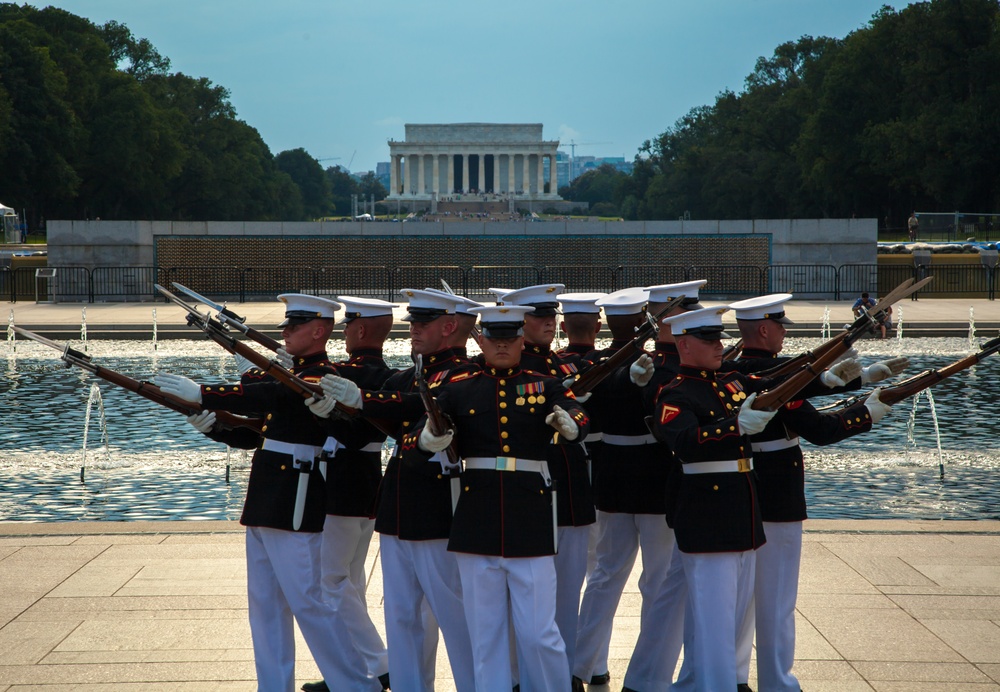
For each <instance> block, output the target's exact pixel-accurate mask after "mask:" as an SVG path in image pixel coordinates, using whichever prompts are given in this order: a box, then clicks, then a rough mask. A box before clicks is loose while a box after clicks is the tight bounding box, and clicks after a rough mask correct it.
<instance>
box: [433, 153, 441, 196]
mask: <svg viewBox="0 0 1000 692" xmlns="http://www.w3.org/2000/svg"><path fill="white" fill-rule="evenodd" d="M431 175H433V176H434V180H433V181H432V182H431V192H433V193H434V194H435V195H437V194H439V193H440V192H441V155H440V154H434V164H433V165H432V166H431Z"/></svg>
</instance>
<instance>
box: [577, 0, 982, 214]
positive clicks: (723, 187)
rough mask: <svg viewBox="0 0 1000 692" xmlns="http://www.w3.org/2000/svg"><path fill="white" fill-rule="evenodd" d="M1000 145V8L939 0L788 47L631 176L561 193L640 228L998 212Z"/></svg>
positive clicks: (663, 139) (667, 139)
mask: <svg viewBox="0 0 1000 692" xmlns="http://www.w3.org/2000/svg"><path fill="white" fill-rule="evenodd" d="M998 145H1000V3H998V2H997V0H932V1H931V2H921V3H915V4H912V5H909V6H907V7H906V8H904V9H902V10H899V11H896V10H893V9H892V8H890V7H883V8H882V9H881V10H880V11H879V12H878V13H876V14H875V15H874V16H873V17H872V19H871V21H870V22H868V23H867V24H866V25H865V26H864V27H862V28H861V29H858V30H857V31H855V32H853V33H851V34H849V35H848V36H847V37H845V38H844V39H832V38H813V37H809V36H804V37H802V38H800V39H799V40H797V41H793V42H788V43H784V44H782V45H780V46H778V47H777V48H776V49H775V51H774V54H773V55H772V56H770V57H766V58H760V59H759V60H758V61H757V63H756V65H755V68H754V71H753V73H752V74H750V75H749V76H748V77H747V78H746V81H745V85H744V89H743V90H742V91H741V92H740V93H733V92H730V91H726V92H723V93H721V94H719V95H718V97H717V98H716V100H715V103H714V104H712V105H707V106H700V107H697V108H694V109H692V110H691V111H690V112H688V114H687V115H685V116H684V117H683V118H681V119H680V120H679V121H678V122H677V123H675V124H674V125H673V127H670V128H669V129H667V130H666V131H664V132H663V133H662V134H660V135H659V136H658V137H656V138H654V139H652V140H649V141H647V142H645V143H644V144H643V146H642V147H641V149H640V152H639V154H638V155H637V156H636V158H635V163H634V168H633V171H632V173H631V174H630V175H626V174H622V173H618V172H617V171H615V170H614V169H613V168H611V167H602V168H600V169H598V170H596V171H591V172H589V173H587V174H586V175H584V176H581V178H580V179H577V180H575V181H574V182H573V184H572V185H571V186H569V187H567V188H563V189H561V191H560V192H561V193H563V194H564V196H565V197H567V198H568V199H574V200H580V201H588V202H590V203H591V204H592V205H593V204H598V203H599V204H602V207H601V209H602V213H606V212H607V211H608V209H614V210H617V212H618V213H619V214H620V215H622V216H623V217H624V218H626V219H676V218H681V217H686V216H690V217H691V218H702V219H708V218H712V219H716V218H717V219H736V218H816V217H842V218H843V217H851V216H858V217H874V218H877V219H879V220H880V222H881V223H883V224H886V225H893V226H902V225H904V223H905V220H906V217H907V216H909V214H910V212H911V211H913V210H914V209H919V210H921V211H945V212H951V211H955V210H962V211H970V212H990V211H996V210H997V209H998V207H1000V167H998V166H997V165H996V163H995V161H994V159H993V156H994V155H995V153H996V152H997V151H1000V149H998ZM595 191H597V192H600V193H601V194H598V195H595V194H594V193H595ZM603 205H608V206H603Z"/></svg>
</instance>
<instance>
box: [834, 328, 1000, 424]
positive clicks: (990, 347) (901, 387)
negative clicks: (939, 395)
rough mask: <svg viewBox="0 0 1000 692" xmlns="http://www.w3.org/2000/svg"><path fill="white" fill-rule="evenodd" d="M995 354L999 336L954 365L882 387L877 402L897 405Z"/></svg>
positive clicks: (850, 403)
mask: <svg viewBox="0 0 1000 692" xmlns="http://www.w3.org/2000/svg"><path fill="white" fill-rule="evenodd" d="M997 352H1000V336H998V337H996V338H994V339H991V340H990V341H987V342H986V343H984V344H982V345H981V346H980V347H979V351H977V352H976V353H973V354H971V355H968V356H965V357H964V358H959V359H958V360H956V361H955V362H954V363H951V364H949V365H946V366H944V367H943V368H938V369H937V370H924V371H923V372H922V373H919V374H917V375H914V376H913V377H908V378H906V379H905V380H903V381H902V382H897V383H896V384H893V385H890V386H888V387H883V388H882V391H881V393H880V394H879V397H878V398H879V401H881V402H882V403H883V404H888V405H889V406H892V405H894V404H898V403H899V402H900V401H902V400H903V399H908V398H909V397H911V396H913V395H914V394H917V393H918V392H922V391H923V390H925V389H928V388H930V387H933V386H934V385H936V384H937V383H938V382H940V381H941V380H944V379H946V378H948V377H951V376H952V375H956V374H958V373H960V372H962V371H963V370H968V369H969V368H971V367H972V366H973V365H975V364H976V363H978V362H979V361H981V360H983V359H984V358H987V357H989V356H991V355H993V354H994V353H997ZM867 396H868V395H867V394H865V395H864V396H855V397H851V398H850V399H846V400H844V401H840V402H837V404H834V406H836V407H837V408H840V407H841V406H845V407H846V406H853V405H854V404H856V403H857V402H858V401H862V400H864V399H865V398H867ZM825 408H826V407H824V410H825Z"/></svg>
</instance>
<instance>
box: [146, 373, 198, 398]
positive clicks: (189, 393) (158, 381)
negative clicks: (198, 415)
mask: <svg viewBox="0 0 1000 692" xmlns="http://www.w3.org/2000/svg"><path fill="white" fill-rule="evenodd" d="M153 384H155V385H156V386H157V387H159V388H160V390H162V391H163V393H164V394H171V395H173V396H175V397H177V398H178V399H183V400H184V401H193V402H194V403H196V404H200V403H201V385H200V384H198V383H197V382H195V381H194V380H192V379H189V378H187V377H184V376H183V375H171V374H170V373H164V374H162V375H157V376H156V377H154V378H153Z"/></svg>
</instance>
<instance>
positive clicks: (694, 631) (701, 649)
mask: <svg viewBox="0 0 1000 692" xmlns="http://www.w3.org/2000/svg"><path fill="white" fill-rule="evenodd" d="M681 562H682V563H683V565H684V574H685V576H686V577H687V583H688V605H689V608H688V611H687V615H686V618H690V627H689V628H686V634H689V635H690V639H688V638H687V637H686V638H685V640H684V660H685V663H688V662H689V663H690V666H689V667H690V669H691V670H692V671H693V673H694V676H693V677H694V680H693V684H692V686H691V687H687V686H684V687H683V689H693V690H696V691H697V692H719V691H720V690H735V689H736V684H737V679H736V678H737V673H736V666H737V663H736V638H737V636H738V634H739V632H738V629H739V627H740V625H741V624H742V622H743V617H744V613H745V612H746V609H747V608H748V607H749V601H750V594H752V593H753V581H754V563H755V562H756V553H755V552H754V551H753V550H746V551H743V552H736V553H681ZM681 682H682V681H681V680H678V684H676V685H674V689H681V688H680V687H679V686H680V685H681ZM685 682H686V681H685ZM689 684H690V683H689Z"/></svg>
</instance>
